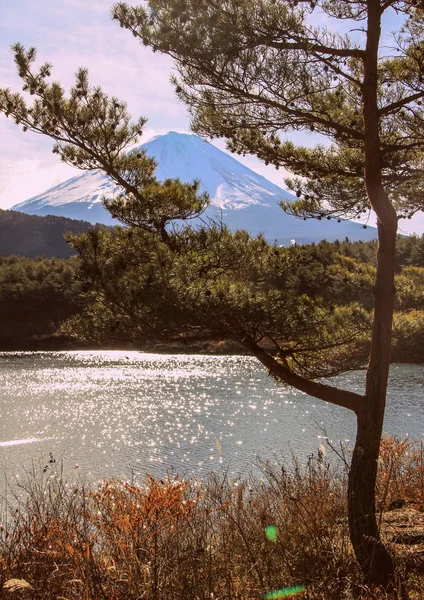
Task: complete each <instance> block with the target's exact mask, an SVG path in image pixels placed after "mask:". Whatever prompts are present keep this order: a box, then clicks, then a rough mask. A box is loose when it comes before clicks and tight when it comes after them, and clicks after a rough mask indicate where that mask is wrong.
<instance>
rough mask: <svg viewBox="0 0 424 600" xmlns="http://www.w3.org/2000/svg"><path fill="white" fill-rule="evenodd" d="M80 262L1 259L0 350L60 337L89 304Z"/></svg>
mask: <svg viewBox="0 0 424 600" xmlns="http://www.w3.org/2000/svg"><path fill="white" fill-rule="evenodd" d="M75 269H76V259H74V258H71V259H66V260H64V259H58V258H42V257H39V258H35V259H30V258H25V257H21V256H9V257H4V256H0V348H1V349H3V350H4V349H9V348H14V349H20V348H26V347H28V346H31V344H32V345H34V342H35V341H36V340H37V339H39V338H42V337H45V336H50V335H53V334H55V333H57V331H58V329H59V328H60V326H61V324H62V323H63V322H64V321H65V320H66V319H67V318H68V317H70V316H71V315H74V314H76V313H78V312H79V311H81V309H82V307H83V306H84V304H85V302H86V300H85V298H84V295H83V291H82V285H81V283H80V282H78V281H77V279H76V278H75Z"/></svg>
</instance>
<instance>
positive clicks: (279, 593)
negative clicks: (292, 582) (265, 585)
mask: <svg viewBox="0 0 424 600" xmlns="http://www.w3.org/2000/svg"><path fill="white" fill-rule="evenodd" d="M304 591H306V588H305V586H304V585H297V586H295V587H290V588H284V589H283V590H275V591H273V592H268V593H266V594H265V595H264V598H265V600H276V599H277V598H289V597H290V596H296V595H297V594H301V593H302V592H304Z"/></svg>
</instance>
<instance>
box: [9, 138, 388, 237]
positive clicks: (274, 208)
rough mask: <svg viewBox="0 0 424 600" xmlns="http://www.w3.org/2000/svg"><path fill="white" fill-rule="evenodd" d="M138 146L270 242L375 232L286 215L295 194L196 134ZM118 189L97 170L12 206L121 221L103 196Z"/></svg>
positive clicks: (160, 172) (226, 217)
mask: <svg viewBox="0 0 424 600" xmlns="http://www.w3.org/2000/svg"><path fill="white" fill-rule="evenodd" d="M138 148H139V149H145V150H146V152H147V154H148V155H150V156H153V157H154V158H155V160H156V162H157V163H158V166H157V171H156V175H157V177H158V179H159V180H161V181H163V180H164V179H167V178H176V177H178V178H179V179H180V180H181V181H183V182H187V183H188V182H191V181H193V180H194V179H198V180H200V189H201V191H207V192H208V193H209V195H210V197H211V205H210V207H209V208H208V209H207V211H206V213H205V216H206V217H210V218H212V219H221V218H222V220H223V222H224V223H225V224H227V225H228V226H229V227H230V228H231V229H233V230H235V229H246V230H247V231H249V233H251V234H252V235H257V234H259V233H262V234H264V236H265V237H266V238H267V239H268V240H269V241H270V242H274V241H276V242H277V243H278V244H282V245H288V244H290V243H293V241H296V243H310V242H318V241H320V240H322V239H327V240H328V241H334V240H336V239H339V240H342V239H345V238H346V237H348V238H349V239H351V240H353V241H355V240H364V241H365V240H370V239H375V238H376V237H377V230H376V229H375V228H372V227H370V228H368V229H363V228H362V227H363V226H362V225H360V224H358V223H354V222H351V221H346V220H342V222H341V223H337V222H336V220H335V219H332V220H326V219H325V220H323V221H320V222H318V221H316V220H307V221H303V220H299V219H296V218H295V217H292V216H290V215H287V214H286V213H284V212H283V211H282V209H281V208H280V206H279V202H280V201H281V200H291V199H292V200H294V199H295V197H294V196H293V195H292V194H290V193H289V192H287V191H286V190H284V189H282V188H280V187H279V186H277V185H276V184H274V183H272V182H270V181H268V180H267V179H266V178H265V177H263V176H262V175H259V174H258V173H256V172H255V171H252V170H251V169H249V168H248V167H246V166H244V165H243V164H242V163H240V162H239V161H238V160H237V159H236V158H234V157H233V156H231V155H229V154H228V153H226V152H223V151H222V150H219V149H218V148H216V147H215V146H214V145H213V144H211V143H209V142H206V141H205V140H203V139H202V138H200V137H198V136H196V135H193V134H182V133H176V132H173V131H171V132H169V133H167V134H165V135H162V136H155V137H154V138H152V139H150V140H149V141H148V142H145V143H144V144H141V145H140V146H139V147H138ZM138 148H136V149H134V150H132V151H137V150H138ZM118 191H119V187H118V186H117V185H116V184H115V183H113V182H112V181H111V180H110V179H109V178H108V176H107V175H105V174H103V173H102V172H101V171H98V170H96V171H88V172H85V173H82V174H81V175H77V176H75V177H72V178H71V179H68V180H67V181H65V182H63V183H60V184H59V185H57V186H54V187H53V188H50V189H49V190H46V192H44V193H42V194H38V195H37V196H34V197H32V198H29V199H28V200H25V201H24V202H21V203H19V204H16V205H15V206H13V207H12V210H19V211H22V212H25V213H27V214H36V215H47V214H54V215H58V216H63V217H70V218H73V219H78V220H84V221H89V222H91V223H93V224H94V223H97V222H98V223H104V224H106V225H117V224H118V222H117V221H116V220H115V219H112V217H111V215H110V214H109V213H108V212H107V210H106V209H105V208H104V207H103V205H102V203H101V200H102V198H103V197H104V196H105V197H112V196H113V195H114V194H116V193H117V192H118Z"/></svg>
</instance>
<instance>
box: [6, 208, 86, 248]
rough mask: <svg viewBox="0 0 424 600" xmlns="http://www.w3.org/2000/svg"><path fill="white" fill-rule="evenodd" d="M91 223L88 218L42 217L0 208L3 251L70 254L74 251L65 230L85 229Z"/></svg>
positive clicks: (80, 230)
mask: <svg viewBox="0 0 424 600" xmlns="http://www.w3.org/2000/svg"><path fill="white" fill-rule="evenodd" d="M90 227H92V225H91V223H88V222H87V221H75V220H73V219H68V218H65V217H57V216H53V215H48V216H45V217H39V216H35V215H26V214H24V213H21V212H16V211H13V210H0V254H3V255H4V256H10V255H12V254H16V255H18V256H26V257H28V258H34V257H35V256H47V257H53V256H56V257H58V258H68V257H69V256H73V255H74V254H75V251H74V250H73V248H71V246H69V244H67V243H66V240H65V238H64V235H65V233H74V234H79V233H84V231H87V229H89V228H90Z"/></svg>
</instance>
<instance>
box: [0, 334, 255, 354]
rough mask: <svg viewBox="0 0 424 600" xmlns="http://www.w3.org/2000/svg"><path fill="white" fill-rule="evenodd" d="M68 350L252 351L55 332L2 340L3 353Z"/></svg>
mask: <svg viewBox="0 0 424 600" xmlns="http://www.w3.org/2000/svg"><path fill="white" fill-rule="evenodd" d="M64 350H87V351H89V350H103V351H107V350H127V351H136V352H154V353H156V354H210V355H214V354H217V355H221V354H234V355H247V354H248V352H247V351H246V350H245V349H244V348H243V346H242V345H241V344H238V343H237V342H233V341H231V340H221V341H216V340H201V341H191V342H189V343H188V342H184V341H181V342H171V343H166V342H154V343H145V344H135V343H125V342H122V343H116V344H99V343H95V342H89V341H85V340H79V339H76V338H73V337H72V336H67V335H51V336H43V337H40V338H30V339H24V340H10V339H9V340H0V352H36V351H39V352H43V351H44V352H54V351H58V352H59V351H64Z"/></svg>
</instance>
